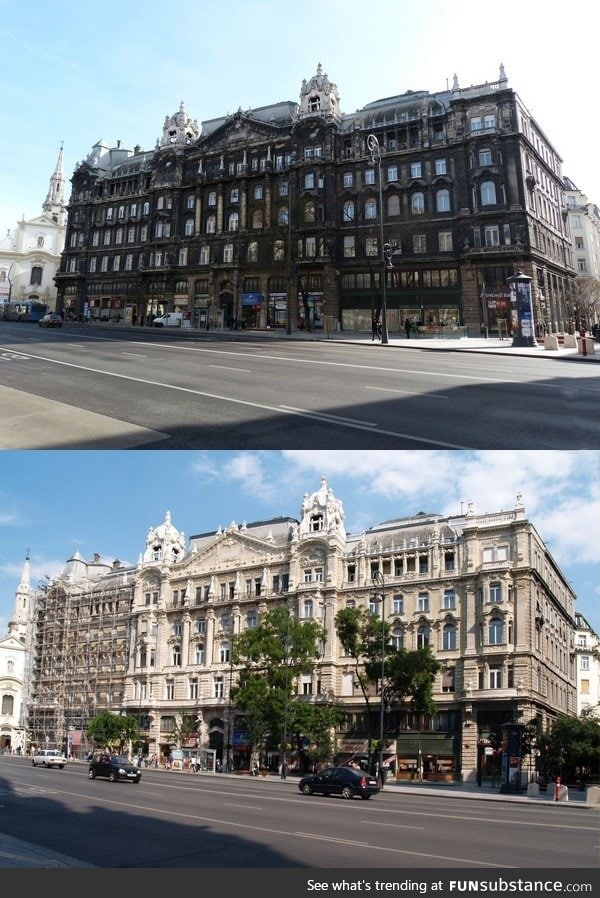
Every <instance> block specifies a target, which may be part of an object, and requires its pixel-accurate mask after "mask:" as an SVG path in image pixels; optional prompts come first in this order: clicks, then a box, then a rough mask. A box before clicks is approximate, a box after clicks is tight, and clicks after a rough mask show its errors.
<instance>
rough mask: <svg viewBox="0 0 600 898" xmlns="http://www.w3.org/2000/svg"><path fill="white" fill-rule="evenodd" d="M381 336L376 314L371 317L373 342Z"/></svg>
mask: <svg viewBox="0 0 600 898" xmlns="http://www.w3.org/2000/svg"><path fill="white" fill-rule="evenodd" d="M378 336H379V322H378V320H377V318H376V316H375V315H373V317H372V319H371V343H372V342H373V341H374V340H375V339H376V338H377V337H378Z"/></svg>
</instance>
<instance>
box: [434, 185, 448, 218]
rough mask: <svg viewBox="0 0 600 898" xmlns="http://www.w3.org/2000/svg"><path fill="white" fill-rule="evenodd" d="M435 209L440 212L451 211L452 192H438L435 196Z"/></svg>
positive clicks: (444, 190)
mask: <svg viewBox="0 0 600 898" xmlns="http://www.w3.org/2000/svg"><path fill="white" fill-rule="evenodd" d="M435 208H436V209H437V211H438V212H449V211H450V191H449V190H446V188H444V189H443V190H438V191H437V193H436V195H435Z"/></svg>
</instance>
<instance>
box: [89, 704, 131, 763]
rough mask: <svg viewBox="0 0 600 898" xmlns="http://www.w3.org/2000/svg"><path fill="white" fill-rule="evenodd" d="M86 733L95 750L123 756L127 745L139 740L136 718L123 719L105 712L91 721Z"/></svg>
mask: <svg viewBox="0 0 600 898" xmlns="http://www.w3.org/2000/svg"><path fill="white" fill-rule="evenodd" d="M86 732H87V737H88V739H90V740H91V742H92V744H93V746H94V748H108V749H109V750H110V751H111V752H116V753H117V754H121V753H122V752H123V749H124V747H125V746H126V745H130V744H131V743H133V742H135V740H136V739H137V738H138V734H139V727H138V722H137V720H136V718H135V717H121V716H120V715H119V714H112V713H111V712H110V711H104V712H103V713H102V714H98V716H97V717H94V718H93V719H92V720H90V722H89V724H88V728H87V731H86Z"/></svg>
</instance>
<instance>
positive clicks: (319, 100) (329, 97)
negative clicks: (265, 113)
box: [295, 63, 342, 122]
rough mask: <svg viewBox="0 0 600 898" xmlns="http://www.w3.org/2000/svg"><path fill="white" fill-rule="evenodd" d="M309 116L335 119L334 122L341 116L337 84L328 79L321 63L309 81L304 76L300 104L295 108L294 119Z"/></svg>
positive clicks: (297, 119) (298, 119)
mask: <svg viewBox="0 0 600 898" xmlns="http://www.w3.org/2000/svg"><path fill="white" fill-rule="evenodd" d="M311 116H320V117H321V118H326V119H335V121H336V122H339V121H341V118H342V114H341V111H340V95H339V93H338V89H337V85H336V84H333V82H331V81H330V80H329V77H328V76H327V73H326V72H324V71H323V66H322V65H321V63H319V65H318V66H317V73H316V75H313V77H312V78H311V79H310V81H307V80H306V78H305V79H304V81H303V82H302V89H301V90H300V105H299V106H298V108H297V110H296V114H295V119H296V121H300V120H302V119H306V118H309V117H311Z"/></svg>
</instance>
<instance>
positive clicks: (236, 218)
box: [228, 212, 240, 231]
mask: <svg viewBox="0 0 600 898" xmlns="http://www.w3.org/2000/svg"><path fill="white" fill-rule="evenodd" d="M239 226H240V215H239V212H230V214H229V222H228V230H229V231H237V230H238V228H239Z"/></svg>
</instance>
